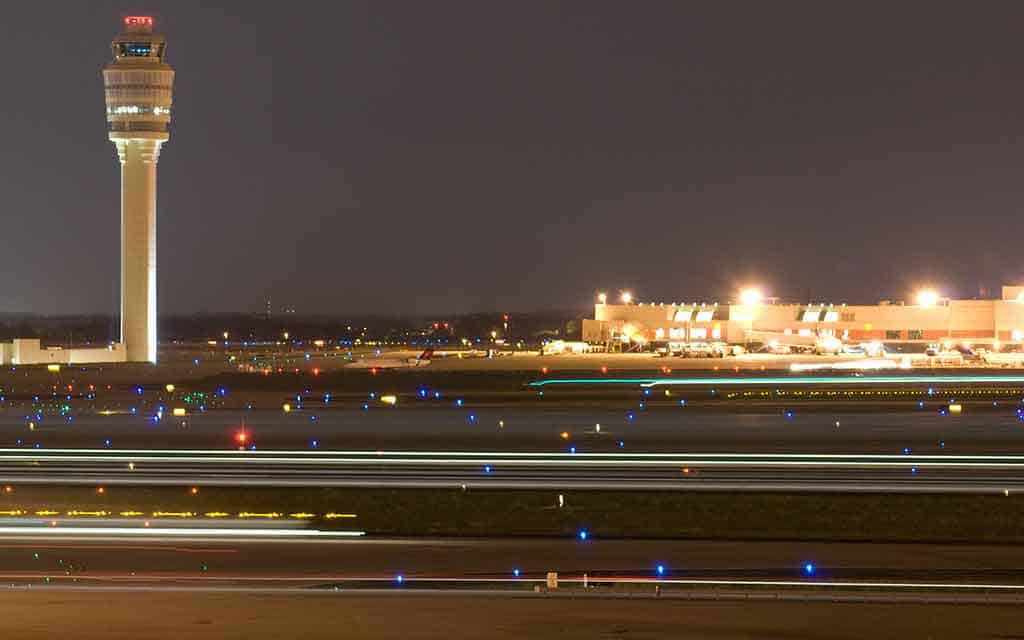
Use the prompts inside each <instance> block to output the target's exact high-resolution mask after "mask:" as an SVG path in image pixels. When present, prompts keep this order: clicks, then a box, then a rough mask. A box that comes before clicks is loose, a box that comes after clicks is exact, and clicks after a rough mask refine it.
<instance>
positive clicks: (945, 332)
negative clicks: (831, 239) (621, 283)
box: [583, 286, 1024, 348]
mask: <svg viewBox="0 0 1024 640" xmlns="http://www.w3.org/2000/svg"><path fill="white" fill-rule="evenodd" d="M599 300H600V298H599ZM604 300H605V302H600V301H599V302H598V303H597V304H596V305H595V306H594V319H593V320H584V321H583V339H584V340H585V341H587V342H592V343H608V342H623V343H626V342H631V343H643V342H650V341H658V340H669V341H680V342H697V341H708V342H710V341H721V342H728V343H732V344H744V343H768V342H769V341H770V339H769V337H770V338H771V339H775V340H779V339H780V338H781V341H783V342H785V341H786V339H785V337H784V336H793V337H794V340H795V339H797V338H801V337H817V336H831V337H835V338H838V339H840V340H842V341H843V342H853V343H857V342H869V341H878V342H883V343H909V344H917V343H920V344H922V345H926V344H945V345H961V344H965V343H970V344H973V345H979V346H980V345H986V346H990V347H991V346H995V347H997V348H998V347H1001V346H1002V345H1004V344H1006V345H1009V344H1016V345H1020V344H1021V343H1024V286H1005V287H1003V289H1002V296H1001V298H999V299H997V300H950V299H944V298H941V297H934V296H925V297H924V298H923V299H922V300H921V301H915V302H914V303H912V304H911V303H903V302H890V301H883V302H881V303H879V304H876V305H846V304H789V303H778V302H772V301H762V300H756V301H754V300H750V301H747V302H746V303H730V304H717V303H712V304H698V303H693V304H677V303H672V304H664V303H661V304H650V303H630V304H625V303H623V304H609V303H608V302H607V298H606V297H605V298H604Z"/></svg>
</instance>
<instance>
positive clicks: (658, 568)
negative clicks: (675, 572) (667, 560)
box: [654, 564, 665, 576]
mask: <svg viewBox="0 0 1024 640" xmlns="http://www.w3.org/2000/svg"><path fill="white" fill-rule="evenodd" d="M654 571H655V573H657V574H658V575H659V576H663V575H665V565H663V564H659V565H658V566H656V567H655V568H654Z"/></svg>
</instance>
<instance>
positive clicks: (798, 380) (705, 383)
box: [530, 375, 1024, 388]
mask: <svg viewBox="0 0 1024 640" xmlns="http://www.w3.org/2000/svg"><path fill="white" fill-rule="evenodd" d="M631 384H635V385H638V386H640V387H646V388H650V387H661V386H684V387H715V386H729V387H735V386H805V385H810V386H847V385H857V386H866V385H872V384H880V385H890V384H925V385H933V386H941V385H948V384H1024V376H910V375H908V376H785V377H778V376H776V377H763V378H759V377H756V376H749V377H721V378H549V379H546V380H536V381H533V382H531V383H530V386H531V387H546V386H554V385H577V386H591V385H631Z"/></svg>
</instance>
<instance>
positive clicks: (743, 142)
mask: <svg viewBox="0 0 1024 640" xmlns="http://www.w3.org/2000/svg"><path fill="white" fill-rule="evenodd" d="M288 7H289V8H288V10H287V11H282V10H280V9H279V8H278V9H270V8H264V7H260V6H258V5H256V4H248V5H245V7H244V10H243V9H238V10H234V11H233V10H228V9H223V8H216V7H211V6H209V3H201V2H199V1H198V0H189V1H180V0H179V1H176V2H168V1H166V0H153V1H151V2H148V3H143V4H142V5H141V6H140V5H139V4H137V3H125V2H116V1H109V0H104V1H99V2H90V3H71V4H68V3H62V2H53V1H52V0H51V1H49V2H39V3H35V4H32V5H16V6H12V7H8V8H7V12H6V20H5V21H4V24H3V25H2V26H0V36H2V37H0V59H2V60H4V61H5V62H4V63H3V64H4V67H3V72H4V73H5V76H6V77H7V79H8V86H9V87H10V88H11V91H10V94H11V95H12V96H18V98H17V99H13V100H9V101H7V103H5V106H4V116H5V117H4V118H0V134H2V135H3V137H4V140H5V144H4V149H3V150H2V151H0V187H2V188H0V192H2V193H3V194H4V199H3V204H4V212H5V220H6V221H7V225H6V226H5V231H4V235H5V251H4V252H3V254H2V258H0V266H2V268H3V271H4V273H5V274H6V275H7V281H6V282H5V284H6V287H5V291H6V298H5V300H6V304H5V305H4V308H3V309H2V311H25V312H29V313H40V314H60V315H75V314H90V313H107V314H110V313H116V312H117V300H118V232H117V230H118V224H119V218H118V210H119V207H118V198H119V190H118V169H117V164H116V159H115V154H114V150H113V147H112V145H111V144H110V143H109V142H108V141H107V140H106V136H105V133H104V121H103V90H102V82H101V79H100V70H101V68H102V67H103V65H104V64H105V63H106V62H107V60H108V58H109V50H108V43H109V41H110V39H111V38H112V37H113V36H114V35H115V33H116V32H117V30H118V26H119V23H118V21H119V18H120V17H121V16H123V15H127V14H134V13H142V14H152V15H154V16H155V18H156V21H157V23H156V24H157V30H158V31H160V32H163V33H165V34H166V35H167V37H168V43H169V52H168V58H169V61H170V63H171V64H172V65H173V66H174V67H175V69H176V71H177V78H176V81H175V104H174V111H173V122H172V125H171V129H172V133H171V140H170V142H169V143H168V144H167V145H166V146H165V147H164V151H163V153H162V155H161V161H160V169H159V171H160V178H159V180H160V182H159V188H158V191H159V220H160V222H159V229H160V231H159V239H158V243H159V249H158V260H159V264H160V271H159V289H158V290H159V305H160V312H161V315H164V314H172V315H177V314H191V313H197V312H218V311H223V312H253V313H258V312H259V311H260V310H261V309H262V308H263V307H264V304H265V300H266V298H267V297H269V298H270V299H271V300H272V303H273V305H274V307H275V310H276V308H277V307H279V306H280V305H282V304H287V305H290V306H293V307H295V308H296V309H297V311H298V312H300V313H304V314H311V313H327V314H340V315H344V314H350V315H354V314H355V313H356V312H355V311H353V310H356V309H358V310H359V312H358V313H381V314H412V315H428V314H436V313H441V312H446V313H465V312H471V311H479V310H483V309H500V310H513V311H515V310H519V311H532V310H539V309H551V308H565V309H577V308H578V309H586V308H587V307H589V305H590V304H592V302H593V296H594V294H595V293H596V292H597V291H601V290H606V291H608V292H610V293H614V292H616V291H618V290H619V289H629V290H631V291H633V292H634V293H635V294H636V296H637V299H639V300H645V301H666V302H668V301H672V300H680V299H682V298H686V299H687V300H691V299H697V300H700V299H706V300H710V299H713V298H715V297H717V298H718V299H719V300H722V299H723V296H722V295H721V294H722V292H728V291H733V290H735V289H736V288H738V287H739V286H741V285H746V284H753V283H756V284H760V285H761V286H762V288H763V289H764V290H765V292H766V293H768V294H770V295H776V296H780V297H783V298H795V299H801V300H803V299H814V300H832V301H836V302H840V301H844V300H847V301H852V300H866V301H877V300H878V299H885V298H892V299H904V298H908V297H909V296H910V292H911V291H913V290H914V289H916V288H918V287H920V286H921V285H924V284H928V285H931V286H935V287H938V288H939V289H941V290H942V292H943V293H944V294H947V295H951V296H954V297H972V296H975V295H978V293H979V289H980V288H981V287H983V286H984V287H988V288H989V289H990V290H991V291H992V292H993V293H996V292H997V291H998V287H999V286H1000V285H1001V284H1006V283H1012V282H1020V281H1021V279H1022V278H1024V268H1022V266H1021V265H1020V264H1019V261H1014V260H1013V259H1012V258H1008V257H1004V256H1002V255H1000V253H1001V249H1002V248H1003V247H1006V246H1008V244H1009V243H1008V241H1007V238H1006V236H1007V235H1008V234H1011V233H1012V232H1013V231H1014V230H1015V229H1016V225H1015V220H1016V216H1017V210H1018V209H1019V208H1020V206H1021V204H1022V203H1024V187H1022V186H1021V181H1020V178H1019V174H1020V168H1019V167H1020V161H1019V158H1020V155H1021V154H1020V149H1019V147H1020V139H1021V137H1022V136H1024V123H1022V122H1021V119H1020V118H1019V113H1020V112H1021V111H1022V110H1024V83H1022V80H1024V56H1022V55H1021V45H1020V39H1019V34H1018V28H1017V27H1018V25H1020V24H1021V23H1022V22H1024V6H1020V5H1017V4H1011V3H991V4H986V5H983V6H979V7H972V8H971V10H970V12H965V11H964V9H963V7H962V6H958V5H952V4H949V5H942V4H936V3H927V4H925V3H907V4H901V5H899V6H891V5H882V4H877V5H874V6H865V5H857V6H849V7H846V6H844V7H839V6H825V5H820V4H815V3H788V4H786V5H784V6H783V5H776V6H750V5H748V4H745V3H720V4H716V5H714V6H693V7H690V6H684V5H681V4H677V3H667V2H664V3H657V2H655V3H649V4H647V5H645V6H644V11H642V12H640V11H636V9H635V7H629V6H627V5H625V4H622V3H614V2H587V3H583V2H580V3H562V4H547V3H526V4H522V3H521V4H517V5H510V6H494V5H481V4H479V3H471V2H441V3H432V4H430V5H410V4H408V3H377V2H374V3H367V2H353V3H346V4H344V5H329V6H324V5H321V4H320V3H302V2H297V3H290V4H289V5H288ZM39 247H45V250H40V249H39ZM714 294H718V295H717V296H715V295H714Z"/></svg>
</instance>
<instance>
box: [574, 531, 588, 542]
mask: <svg viewBox="0 0 1024 640" xmlns="http://www.w3.org/2000/svg"><path fill="white" fill-rule="evenodd" d="M576 536H577V537H578V538H579V539H580V540H586V539H587V538H588V537H589V536H590V534H589V533H587V530H586V529H580V532H579V533H577V534H576Z"/></svg>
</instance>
